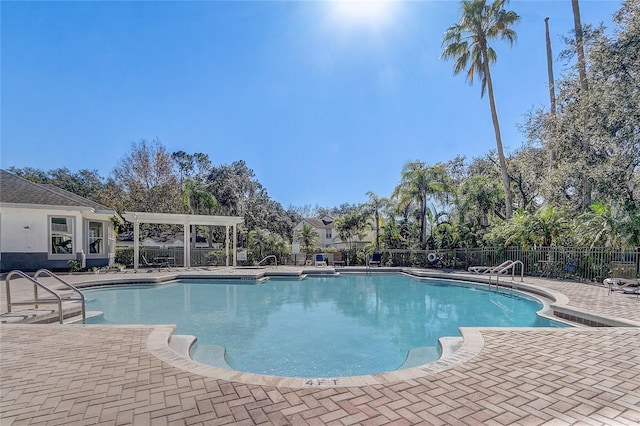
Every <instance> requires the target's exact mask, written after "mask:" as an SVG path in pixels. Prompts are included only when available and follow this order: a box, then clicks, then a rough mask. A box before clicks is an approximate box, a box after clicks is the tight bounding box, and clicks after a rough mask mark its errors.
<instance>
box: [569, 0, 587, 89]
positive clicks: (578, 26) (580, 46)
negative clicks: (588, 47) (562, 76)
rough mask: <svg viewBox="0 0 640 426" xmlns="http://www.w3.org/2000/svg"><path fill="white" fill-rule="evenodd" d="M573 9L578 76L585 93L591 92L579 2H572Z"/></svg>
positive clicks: (575, 0)
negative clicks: (588, 82)
mask: <svg viewBox="0 0 640 426" xmlns="http://www.w3.org/2000/svg"><path fill="white" fill-rule="evenodd" d="M571 7H572V8H573V27H574V29H575V32H576V49H577V51H578V52H577V53H578V75H579V78H580V88H581V89H582V90H583V91H585V92H586V91H587V90H589V86H588V84H587V65H586V62H585V59H584V42H583V40H582V22H581V21H580V5H579V4H578V0H571Z"/></svg>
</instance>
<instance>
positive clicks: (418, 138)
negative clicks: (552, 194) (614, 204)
mask: <svg viewBox="0 0 640 426" xmlns="http://www.w3.org/2000/svg"><path fill="white" fill-rule="evenodd" d="M346 3H347V4H346V5H345V2H336V1H209V2H153V1H145V2H59V1H54V2H7V1H3V2H2V3H1V5H0V8H1V14H2V15H1V18H2V22H1V24H2V33H1V34H2V40H1V43H2V44H1V48H2V50H1V55H2V56H1V71H2V75H1V85H2V86H1V102H2V105H1V114H2V116H1V118H2V123H1V124H2V128H1V141H0V143H1V151H0V153H1V159H0V164H1V167H2V168H4V169H6V168H8V167H10V166H16V167H35V168H39V169H44V170H49V169H53V168H58V167H68V168H69V169H71V170H72V171H77V170H80V169H83V168H88V169H97V170H98V171H99V172H100V174H101V175H102V176H105V177H106V176H108V175H109V174H110V173H111V171H112V170H113V168H114V167H115V166H116V164H117V162H118V160H119V159H121V158H122V156H123V155H125V154H126V153H128V152H129V151H130V149H131V143H132V142H136V141H139V140H140V139H149V140H150V139H154V138H158V139H159V140H160V141H161V142H162V143H163V144H164V145H165V146H166V147H167V149H168V150H169V151H170V152H173V151H178V150H183V151H186V152H188V153H194V152H204V153H207V154H209V156H210V158H211V160H212V162H213V163H214V164H215V165H218V164H228V163H231V162H233V161H235V160H241V159H242V160H245V161H246V162H247V165H248V166H249V167H250V168H251V169H253V170H254V172H255V174H256V177H257V179H258V180H259V181H260V182H261V183H262V185H264V187H265V188H266V189H267V191H268V193H269V195H270V196H271V197H272V198H273V199H275V200H276V201H279V202H280V203H282V204H283V205H284V206H285V207H287V206H289V205H296V206H302V205H306V204H311V205H316V204H318V205H320V206H326V207H331V206H335V205H339V204H341V203H343V202H349V203H360V202H363V201H365V200H366V199H367V197H366V195H365V194H366V192H367V191H374V192H375V193H377V194H378V195H379V196H388V195H390V194H391V192H392V191H393V188H394V187H395V185H396V184H397V183H398V182H399V180H400V173H401V168H402V166H403V164H405V163H406V162H407V161H409V160H416V159H419V160H423V161H425V162H427V163H428V164H434V163H436V162H438V161H447V160H449V159H452V158H454V157H455V156H456V155H458V154H461V155H466V156H467V157H468V158H471V157H475V156H482V155H484V154H486V153H488V152H489V150H491V149H493V148H494V147H495V139H494V134H493V128H492V125H491V119H490V112H489V104H488V100H487V99H486V98H482V99H481V98H480V86H479V85H477V84H474V85H473V86H469V85H468V84H467V83H466V82H465V79H464V76H462V75H458V76H453V63H452V62H451V61H443V60H441V59H440V53H441V51H442V47H441V43H442V35H443V33H444V31H445V29H446V28H447V27H448V26H450V25H451V24H453V23H455V22H457V21H458V18H459V11H460V3H459V2H458V1H412V2H405V1H399V0H398V1H387V2H382V4H383V6H381V3H380V2H379V3H378V4H371V3H370V4H366V3H362V2H360V3H358V2H355V4H353V2H352V4H351V5H349V4H348V2H346ZM621 3H622V2H621V1H614V0H599V1H593V0H591V1H588V0H581V2H580V7H581V12H582V21H583V23H585V24H586V23H592V24H599V23H601V22H602V23H604V24H605V25H607V26H608V27H609V28H611V27H612V26H613V25H612V20H611V18H612V14H613V13H614V12H615V11H616V10H618V9H619V7H620V5H621ZM508 8H509V9H513V10H515V11H516V12H517V13H518V14H519V15H520V16H521V21H520V23H519V24H517V26H516V27H515V30H516V31H517V33H518V40H517V42H516V44H515V45H514V46H513V48H509V46H508V44H505V43H502V42H495V43H494V44H493V46H494V48H495V49H496V51H497V53H498V62H497V64H496V65H495V66H494V68H493V78H494V84H495V92H496V101H497V105H498V113H499V116H500V120H501V126H502V130H503V140H504V144H505V148H506V149H507V151H512V150H514V149H517V148H519V147H520V146H521V145H522V143H523V141H524V137H523V135H522V134H521V132H520V131H519V130H518V126H519V125H520V124H521V123H523V120H524V118H523V117H524V115H525V114H526V113H527V112H528V111H529V110H531V109H532V108H538V107H545V108H546V107H547V106H548V103H549V95H548V89H547V65H546V52H545V34H544V18H545V16H548V17H549V18H550V21H549V22H550V25H551V39H552V43H553V50H554V56H555V57H556V58H557V56H558V54H559V53H560V51H561V50H562V49H563V48H564V46H563V44H562V37H563V36H567V35H569V31H570V30H571V29H572V28H573V17H572V16H573V15H572V9H571V1H570V0H553V1H533V0H531V1H512V2H511V3H510V4H509V6H508ZM554 66H555V73H556V79H557V78H558V77H560V75H561V74H562V72H563V69H566V66H567V64H564V63H562V62H560V61H558V60H556V61H555V64H554Z"/></svg>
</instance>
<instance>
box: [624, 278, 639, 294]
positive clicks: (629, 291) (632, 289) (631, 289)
mask: <svg viewBox="0 0 640 426" xmlns="http://www.w3.org/2000/svg"><path fill="white" fill-rule="evenodd" d="M622 292H623V293H624V294H635V295H636V296H638V297H640V281H639V282H638V285H637V286H635V287H627V288H623V289H622Z"/></svg>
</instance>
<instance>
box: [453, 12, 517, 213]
mask: <svg viewBox="0 0 640 426" xmlns="http://www.w3.org/2000/svg"><path fill="white" fill-rule="evenodd" d="M507 2H508V0H495V1H494V2H493V4H491V5H487V4H486V1H485V0H465V1H463V2H462V16H461V17H460V22H458V23H457V24H454V25H452V26H450V27H449V28H448V29H447V31H446V32H445V34H444V40H443V42H442V44H443V45H445V48H444V51H443V52H442V57H443V58H444V59H455V66H454V71H453V72H454V74H458V73H460V72H462V71H465V72H466V75H467V80H468V81H469V82H470V83H473V79H474V77H475V76H477V77H479V78H480V79H481V92H480V96H481V97H482V96H484V93H485V90H486V91H487V92H488V94H489V105H490V107H491V119H492V121H493V129H494V132H495V137H496V146H497V148H498V157H499V160H500V171H501V173H502V184H503V186H504V195H505V204H506V218H507V219H509V218H510V217H511V215H512V213H513V206H512V201H511V199H512V196H511V187H510V183H509V175H508V173H507V161H506V159H505V157H504V150H503V148H502V135H501V133H500V123H499V122H498V111H497V109H496V102H495V97H494V94H493V82H492V80H491V72H490V68H489V66H490V65H491V63H494V62H495V61H496V58H497V55H496V52H495V50H493V48H491V46H489V40H492V39H495V38H497V37H499V38H500V39H502V40H507V41H508V42H509V43H510V44H513V42H514V41H515V39H516V33H515V31H513V30H512V29H511V26H512V25H513V24H515V23H516V22H518V20H519V19H520V17H519V16H518V14H516V13H515V12H513V11H507V10H505V9H504V7H503V6H504V5H505V4H506V3H507Z"/></svg>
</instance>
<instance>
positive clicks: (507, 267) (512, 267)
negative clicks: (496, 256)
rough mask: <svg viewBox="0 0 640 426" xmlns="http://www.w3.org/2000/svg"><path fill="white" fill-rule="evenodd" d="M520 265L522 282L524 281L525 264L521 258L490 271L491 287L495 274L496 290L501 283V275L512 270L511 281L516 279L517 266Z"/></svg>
mask: <svg viewBox="0 0 640 426" xmlns="http://www.w3.org/2000/svg"><path fill="white" fill-rule="evenodd" d="M517 265H520V282H522V281H524V264H523V263H522V262H521V261H519V260H513V261H509V262H508V263H507V264H506V265H505V266H503V267H501V268H499V269H497V270H494V271H491V272H489V288H491V276H492V275H493V274H495V276H496V290H497V289H498V286H499V285H500V275H502V274H506V273H508V272H509V271H511V281H513V280H514V279H515V275H516V266H517Z"/></svg>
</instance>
